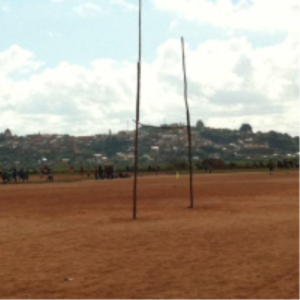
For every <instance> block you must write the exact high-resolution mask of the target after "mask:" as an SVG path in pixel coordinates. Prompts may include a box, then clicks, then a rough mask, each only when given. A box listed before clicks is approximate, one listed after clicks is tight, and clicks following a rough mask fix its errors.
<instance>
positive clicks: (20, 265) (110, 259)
mask: <svg viewBox="0 0 300 300" xmlns="http://www.w3.org/2000/svg"><path fill="white" fill-rule="evenodd" d="M188 179H189V178H188V176H182V177H181V178H180V179H179V180H176V177H175V175H174V176H152V177H141V178H139V180H138V183H139V185H138V211H137V216H138V219H137V220H132V190H133V181H132V179H119V180H111V181H108V180H104V181H94V180H85V181H80V182H68V183H63V182H60V183H47V184H17V185H13V184H10V185H0V208H1V210H0V245H1V247H0V259H1V268H0V298H6V299H7V298H30V299H35V298H42V299H46V298H84V299H87V298H93V299H95V298H105V299H107V298H139V299H147V298H151V299H157V298H177V299H178V298H184V299H189V298H197V299H199V298H202V299H203V298H206V299H212V298H214V299H216V298H217V299H230V298H240V299H241V298H247V299H258V298H269V299H276V298H277V299H278V298H280V299H289V298H294V299H295V298H299V173H298V172H289V173H285V172H283V173H275V174H274V175H269V174H268V173H260V174H219V175H218V174H206V175H197V176H195V178H194V181H195V186H194V194H195V201H194V202H195V208H194V209H188V208H187V207H188V205H189V185H188ZM66 278H69V280H67V279H66Z"/></svg>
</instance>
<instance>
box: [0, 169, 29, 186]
mask: <svg viewBox="0 0 300 300" xmlns="http://www.w3.org/2000/svg"><path fill="white" fill-rule="evenodd" d="M0 178H1V180H2V183H3V184H5V183H8V182H15V183H17V182H25V181H28V180H29V170H28V169H25V168H21V169H19V170H18V169H17V168H10V169H0Z"/></svg>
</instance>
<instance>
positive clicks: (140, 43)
mask: <svg viewBox="0 0 300 300" xmlns="http://www.w3.org/2000/svg"><path fill="white" fill-rule="evenodd" d="M141 56H142V0H139V56H138V63H137V96H136V123H135V124H136V125H135V145H134V182H133V215H132V218H133V219H136V210H137V195H136V194H137V193H136V192H137V173H138V156H139V120H140V94H141V93H140V91H141Z"/></svg>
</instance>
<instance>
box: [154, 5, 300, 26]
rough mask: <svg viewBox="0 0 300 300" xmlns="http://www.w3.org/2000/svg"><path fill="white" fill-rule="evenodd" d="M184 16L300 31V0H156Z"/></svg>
mask: <svg viewBox="0 0 300 300" xmlns="http://www.w3.org/2000/svg"><path fill="white" fill-rule="evenodd" d="M152 2H153V3H154V5H155V7H157V8H158V9H161V10H166V11H170V12H174V13H176V14H177V15H178V16H180V17H181V18H184V19H188V20H193V21H198V22H201V23H208V24H211V25H214V26H218V27H223V28H232V29H244V30H251V31H256V30H261V31H268V32H275V31H299V1H298V0H277V1H274V0H240V1H239V2H238V3H237V4H234V3H233V2H232V1H230V0H217V1H209V0H164V1H161V0H152Z"/></svg>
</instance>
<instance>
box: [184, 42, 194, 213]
mask: <svg viewBox="0 0 300 300" xmlns="http://www.w3.org/2000/svg"><path fill="white" fill-rule="evenodd" d="M181 48H182V69H183V78H184V101H185V107H186V119H187V134H188V142H189V165H190V206H189V208H193V207H194V195H193V165H192V135H191V122H190V111H189V104H188V88H187V80H186V66H185V53H184V40H183V37H181Z"/></svg>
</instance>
